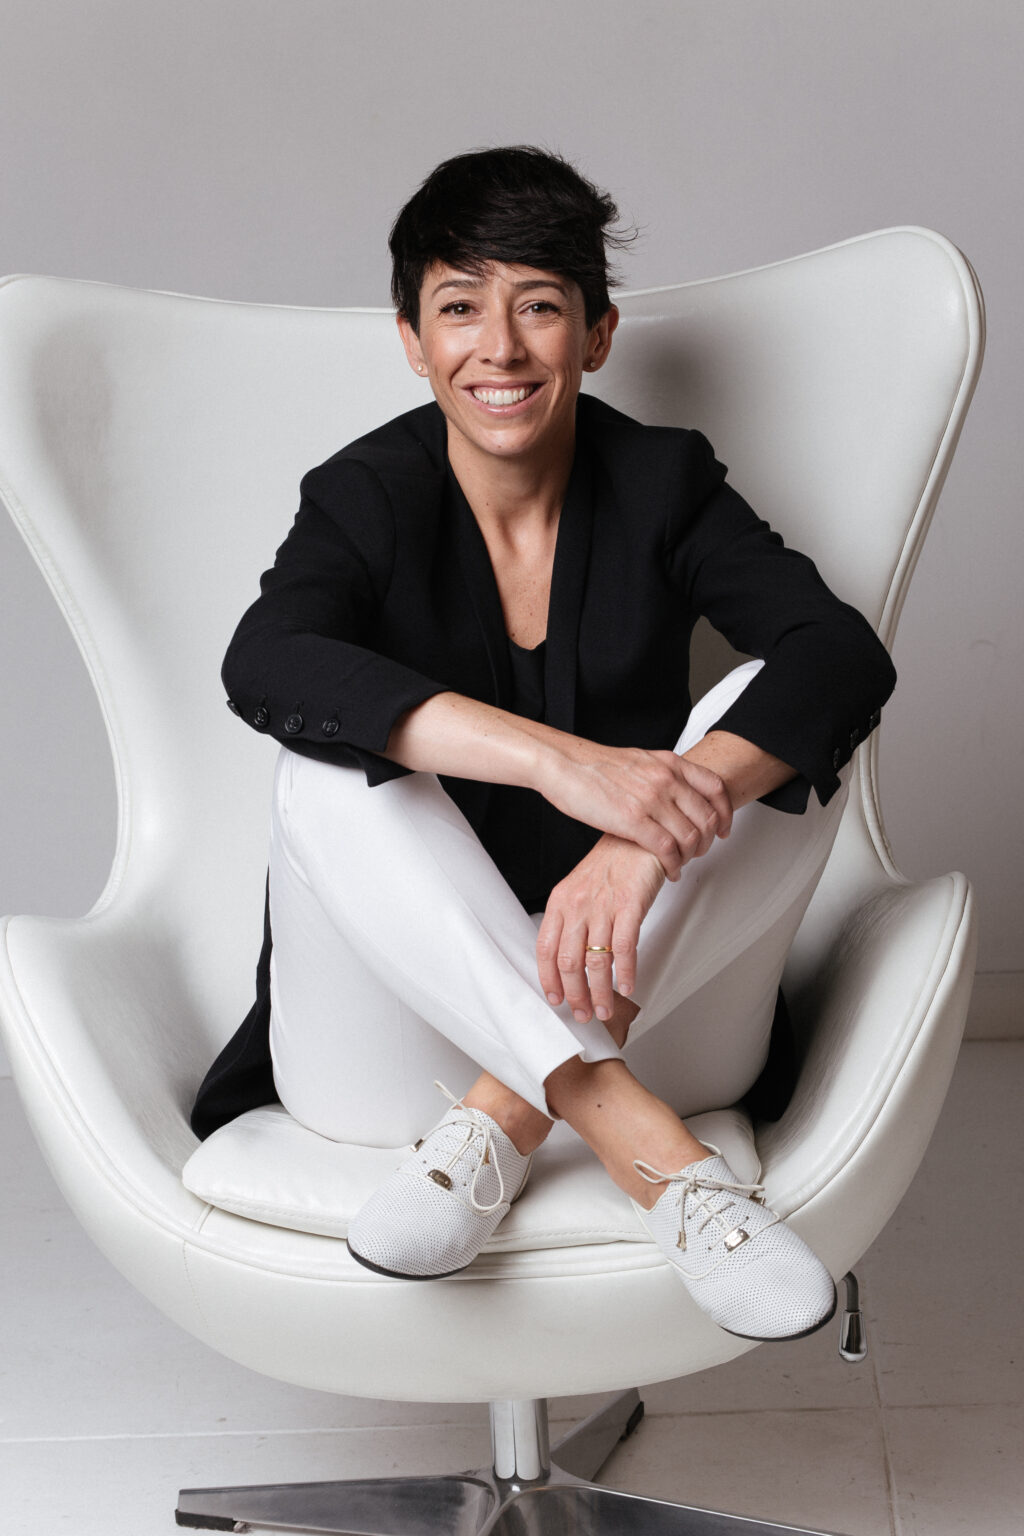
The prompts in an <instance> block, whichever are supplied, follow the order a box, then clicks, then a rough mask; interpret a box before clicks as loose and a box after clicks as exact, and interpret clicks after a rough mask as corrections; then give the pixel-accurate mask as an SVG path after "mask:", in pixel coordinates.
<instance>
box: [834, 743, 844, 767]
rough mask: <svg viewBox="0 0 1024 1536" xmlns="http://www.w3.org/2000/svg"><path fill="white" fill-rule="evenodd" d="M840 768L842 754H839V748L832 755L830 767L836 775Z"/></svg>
mask: <svg viewBox="0 0 1024 1536" xmlns="http://www.w3.org/2000/svg"><path fill="white" fill-rule="evenodd" d="M842 766H843V754H842V753H841V752H840V750H839V748H838V747H836V749H835V751H834V752H833V753H832V767H833V768H834V769H835V771H836V773H838V772H839V770H840V768H841V767H842Z"/></svg>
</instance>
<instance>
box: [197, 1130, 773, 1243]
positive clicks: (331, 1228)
mask: <svg viewBox="0 0 1024 1536" xmlns="http://www.w3.org/2000/svg"><path fill="white" fill-rule="evenodd" d="M687 1124H688V1126H689V1127H690V1129H691V1130H692V1132H693V1134H694V1135H695V1136H697V1137H698V1138H699V1139H700V1140H702V1141H704V1142H710V1143H711V1144H712V1145H713V1146H716V1147H718V1148H719V1149H720V1150H721V1151H722V1152H723V1154H724V1155H725V1157H726V1158H727V1160H728V1162H729V1163H730V1164H731V1166H732V1168H733V1171H734V1172H735V1174H736V1176H737V1178H739V1179H741V1180H743V1181H744V1182H748V1183H752V1182H754V1181H756V1179H757V1178H758V1175H759V1172H760V1163H759V1161H758V1157H757V1152H756V1149H755V1147H754V1134H753V1129H752V1127H751V1124H750V1121H749V1119H748V1118H747V1116H746V1115H745V1114H744V1113H743V1112H742V1110H739V1109H721V1110H713V1111H711V1112H710V1113H708V1114H704V1115H695V1116H693V1117H692V1118H691V1119H689V1120H688V1121H687ZM409 1152H410V1148H409V1147H407V1146H406V1147H364V1146H355V1145H352V1144H350V1143H346V1142H338V1141H329V1140H328V1139H327V1138H326V1137H325V1136H318V1135H317V1134H316V1132H315V1131H310V1130H307V1128H306V1127H305V1126H304V1125H300V1124H299V1122H298V1121H297V1120H293V1119H292V1117H291V1115H289V1114H288V1112H287V1111H286V1110H285V1109H283V1108H282V1107H281V1106H280V1105H279V1104H275V1105H267V1106H266V1107H265V1108H262V1109H251V1110H249V1111H248V1112H247V1113H246V1114H244V1115H239V1117H238V1119H237V1120H232V1121H231V1122H230V1123H229V1124H228V1125H225V1126H222V1127H221V1128H220V1130H218V1131H215V1132H214V1133H213V1135H212V1136H209V1137H208V1138H207V1139H206V1141H204V1142H202V1143H200V1145H199V1147H198V1148H197V1149H196V1151H195V1152H193V1154H192V1156H191V1157H190V1158H189V1160H188V1162H187V1163H186V1164H185V1167H184V1170H183V1172H182V1178H183V1180H184V1183H185V1187H186V1189H189V1190H191V1192H192V1193H193V1194H194V1195H197V1196H198V1197H199V1198H200V1199H201V1200H205V1201H206V1202H207V1204H209V1205H213V1206H217V1207H218V1208H219V1209H220V1210H224V1211H230V1212H232V1213H233V1214H234V1215H236V1216H245V1217H248V1218H249V1219H250V1220H252V1221H260V1222H265V1223H267V1224H268V1225H270V1226H274V1227H287V1228H290V1229H291V1230H292V1231H296V1232H314V1233H317V1234H319V1235H321V1236H324V1237H344V1236H345V1234H346V1232H347V1231H348V1224H349V1221H350V1219H351V1218H352V1216H354V1215H355V1213H356V1211H357V1210H358V1209H359V1207H360V1206H361V1205H362V1204H363V1202H364V1201H365V1200H367V1199H368V1198H369V1196H370V1195H371V1194H372V1193H373V1191H374V1190H375V1189H376V1188H377V1186H378V1185H379V1184H381V1183H382V1182H383V1180H384V1179H385V1178H387V1176H388V1174H389V1173H391V1171H392V1169H394V1168H395V1167H397V1165H398V1164H399V1163H400V1162H402V1161H403V1159H404V1158H406V1157H408V1155H409ZM623 1241H626V1242H641V1243H643V1242H648V1241H649V1238H648V1236H647V1233H646V1232H645V1231H644V1230H643V1228H642V1227H641V1225H640V1223H639V1221H638V1220H637V1218H636V1216H635V1214H634V1212H633V1208H632V1206H631V1205H630V1202H629V1200H628V1198H627V1197H626V1196H625V1195H624V1194H623V1193H622V1191H621V1190H619V1189H617V1188H616V1186H615V1185H614V1184H613V1183H612V1181H611V1180H610V1179H609V1177H608V1175H607V1174H606V1173H605V1171H604V1169H603V1168H602V1167H601V1164H600V1163H599V1162H598V1160H597V1158H596V1157H595V1156H594V1154H593V1153H592V1152H591V1151H590V1149H589V1148H588V1147H587V1146H585V1145H584V1143H583V1142H582V1141H580V1139H579V1138H578V1137H577V1136H576V1135H575V1134H574V1133H573V1132H572V1131H571V1130H570V1129H569V1127H568V1126H566V1125H564V1124H556V1125H555V1126H554V1128H553V1130H552V1132H551V1134H550V1136H549V1137H548V1139H547V1141H546V1142H545V1143H544V1145H543V1146H542V1147H541V1148H540V1150H539V1152H538V1153H537V1155H536V1157H535V1159H534V1164H533V1169H532V1171H531V1174H530V1177H529V1180H528V1182H527V1186H526V1190H525V1192H524V1194H523V1196H522V1198H521V1199H520V1200H517V1201H516V1203H515V1205H513V1207H512V1210H511V1211H510V1213H509V1215H508V1216H506V1218H505V1220H504V1221H503V1222H502V1224H501V1226H500V1227H499V1228H498V1230H497V1232H495V1234H494V1236H493V1237H492V1238H491V1240H490V1242H489V1243H488V1244H487V1246H486V1250H485V1251H487V1252H498V1253H500V1252H502V1251H508V1250H529V1249H533V1248H562V1247H577V1246H582V1245H584V1244H591V1243H604V1242H607V1243H616V1242H623Z"/></svg>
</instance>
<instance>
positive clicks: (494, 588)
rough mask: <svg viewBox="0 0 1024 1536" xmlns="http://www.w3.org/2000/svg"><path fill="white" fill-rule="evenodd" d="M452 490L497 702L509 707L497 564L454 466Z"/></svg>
mask: <svg viewBox="0 0 1024 1536" xmlns="http://www.w3.org/2000/svg"><path fill="white" fill-rule="evenodd" d="M448 493H449V495H450V496H451V500H452V506H453V510H454V516H455V544H456V547H457V549H458V552H459V564H460V565H461V567H462V575H463V578H464V581H465V585H466V588H467V590H468V592H469V599H470V602H471V604H472V607H473V612H474V613H475V614H476V620H477V623H478V624H479V626H480V632H481V634H482V635H483V640H484V646H485V647H486V650H487V659H488V661H489V662H490V667H491V681H492V684H493V688H494V703H495V704H496V705H497V706H498V708H499V709H507V708H508V706H509V703H510V701H511V698H512V663H511V662H510V661H509V657H508V640H507V636H506V634H505V615H504V614H503V613H502V611H501V598H500V597H499V595H498V583H497V582H496V581H495V579H494V567H493V566H492V565H491V557H490V555H489V554H488V553H487V545H486V543H485V542H484V536H483V534H482V533H481V532H480V525H479V523H478V522H477V520H476V518H475V517H474V516H473V511H472V508H471V507H470V505H469V502H468V501H467V500H466V498H465V496H464V495H463V491H462V487H461V485H460V484H459V482H458V481H457V480H456V478H455V476H454V474H453V473H452V471H451V469H450V468H449V471H448Z"/></svg>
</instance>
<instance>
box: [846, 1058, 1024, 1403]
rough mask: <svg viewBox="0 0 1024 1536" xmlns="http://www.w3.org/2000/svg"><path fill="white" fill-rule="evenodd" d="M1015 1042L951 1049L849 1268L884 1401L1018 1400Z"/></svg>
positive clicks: (1020, 1240) (1020, 1254)
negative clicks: (913, 1151) (886, 1208)
mask: <svg viewBox="0 0 1024 1536" xmlns="http://www.w3.org/2000/svg"><path fill="white" fill-rule="evenodd" d="M1022 1096H1024V1042H1021V1041H1011V1042H982V1041H976V1042H972V1043H970V1044H969V1045H966V1046H965V1047H964V1049H963V1051H962V1052H961V1057H960V1061H959V1064H958V1066H957V1071H956V1075H955V1077H954V1080H953V1086H952V1089H951V1091H950V1095H949V1098H948V1099H947V1101H946V1105H945V1108H944V1110H943V1113H942V1117H941V1119H940V1121H939V1125H938V1128H937V1130H936V1133H935V1137H934V1139H933V1141H932V1144H931V1146H930V1147H929V1149H928V1152H927V1154H926V1156H925V1160H924V1163H923V1164H922V1166H921V1169H920V1171H919V1172H918V1175H917V1177H916V1179H915V1180H914V1182H913V1184H912V1185H911V1187H910V1189H909V1191H908V1192H907V1195H906V1197H905V1199H904V1201H903V1203H902V1205H901V1206H900V1208H899V1210H898V1211H897V1212H896V1215H895V1216H894V1217H893V1219H892V1221H891V1222H890V1223H889V1225H888V1227H887V1228H886V1229H885V1231H884V1232H883V1233H882V1234H881V1236H880V1237H879V1239H878V1241H877V1242H876V1243H875V1245H874V1246H873V1248H872V1249H871V1251H870V1253H869V1254H868V1255H867V1256H866V1257H865V1259H864V1260H863V1261H862V1263H861V1264H860V1265H859V1266H858V1273H859V1274H860V1275H861V1278H862V1280H863V1283H864V1301H865V1307H866V1310H867V1314H868V1319H869V1326H870V1329H871V1340H872V1349H873V1353H874V1358H875V1361H876V1364H877V1368H878V1377H879V1389H880V1392H881V1396H882V1400H883V1401H884V1402H885V1403H886V1404H889V1405H891V1406H900V1407H909V1406H937V1405H940V1404H958V1403H960V1404H967V1405H970V1404H974V1403H1014V1402H1016V1403H1019V1402H1020V1401H1021V1394H1022V1388H1021V1370H1020V1365H1021V1355H1022V1350H1024V1329H1022V1325H1021V1308H1020V1276H1021V1274H1022V1272H1024V1224H1022V1223H1021V1221H1020V1219H1019V1214H1018V1212H1017V1210H1016V1203H1017V1195H1016V1191H1017V1190H1019V1189H1020V1188H1021V1184H1022V1182H1024V1140H1022V1138H1021V1135H1020V1103H1021V1098H1022Z"/></svg>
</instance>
